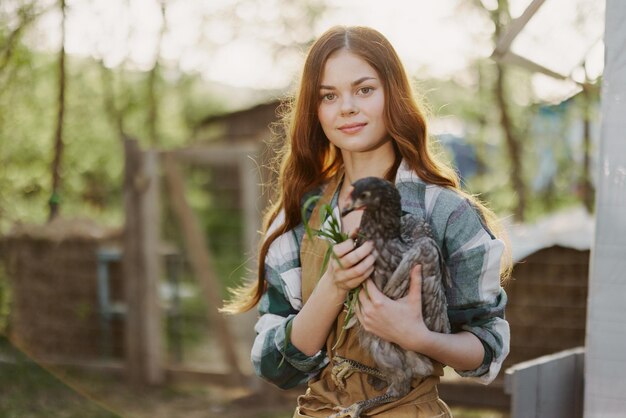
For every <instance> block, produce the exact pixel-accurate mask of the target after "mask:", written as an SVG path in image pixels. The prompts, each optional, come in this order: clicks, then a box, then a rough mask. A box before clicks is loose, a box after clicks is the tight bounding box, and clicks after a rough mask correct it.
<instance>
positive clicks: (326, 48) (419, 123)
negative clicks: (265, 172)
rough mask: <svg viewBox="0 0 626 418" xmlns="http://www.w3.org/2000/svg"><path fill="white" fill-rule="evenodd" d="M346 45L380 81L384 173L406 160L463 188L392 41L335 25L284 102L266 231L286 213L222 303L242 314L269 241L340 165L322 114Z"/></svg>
mask: <svg viewBox="0 0 626 418" xmlns="http://www.w3.org/2000/svg"><path fill="white" fill-rule="evenodd" d="M341 49H346V50H348V51H350V52H351V53H353V54H355V55H358V56H359V57H361V58H362V59H364V60H365V61H366V62H367V63H368V64H369V65H371V66H372V68H374V69H375V70H376V72H377V73H378V75H379V76H380V79H381V80H382V83H383V89H384V92H385V109H384V120H385V126H386V127H387V131H388V133H389V136H390V137H391V139H392V142H393V146H394V151H395V161H394V164H393V165H392V167H390V169H389V170H388V172H387V173H386V175H385V177H386V178H387V179H388V180H390V181H393V180H394V179H395V175H396V171H397V169H398V167H399V165H400V162H401V161H402V160H403V159H404V160H405V161H406V162H407V164H408V165H409V167H410V168H411V169H412V170H413V171H415V172H416V173H417V174H418V176H419V177H420V178H421V179H422V180H423V181H425V182H426V183H430V184H436V185H439V186H442V187H447V188H452V189H456V190H458V191H460V187H459V179H458V176H457V175H456V173H455V171H454V170H452V169H451V168H450V167H448V166H447V165H445V164H443V163H441V162H439V161H438V160H437V159H436V158H435V157H434V155H433V154H432V153H431V151H430V145H429V139H428V138H429V137H428V133H427V127H426V118H425V115H424V112H423V111H422V109H421V108H420V106H419V105H418V102H417V100H416V99H415V97H414V94H413V90H412V88H411V84H410V82H409V78H408V77H407V74H406V71H405V70H404V67H403V65H402V63H401V61H400V58H399V57H398V55H397V53H396V51H395V49H394V48H393V46H392V45H391V44H390V43H389V41H388V40H387V39H386V38H385V37H384V36H383V35H382V34H381V33H380V32H378V31H376V30H374V29H372V28H368V27H361V26H354V27H344V26H335V27H333V28H331V29H329V30H328V31H326V32H325V33H324V34H322V35H321V36H320V37H319V38H318V39H317V41H316V42H315V43H314V44H313V45H312V46H311V48H310V49H309V52H308V54H307V57H306V60H305V63H304V69H303V71H302V78H301V80H300V86H299V89H298V91H297V93H296V95H295V98H294V99H293V100H292V101H291V102H289V103H286V104H285V105H286V111H285V112H284V115H283V118H282V123H283V128H284V130H283V132H284V133H285V136H286V139H285V141H284V143H283V145H282V149H281V150H280V152H279V155H278V158H277V161H279V164H280V168H279V175H278V190H277V191H278V196H277V200H276V202H275V203H274V204H273V205H272V206H271V207H270V208H269V209H268V211H267V213H266V215H265V219H264V223H263V225H264V231H267V229H268V228H269V225H270V224H271V223H272V222H273V221H274V220H275V219H276V216H277V215H278V213H279V212H280V211H281V210H284V212H285V221H284V223H283V224H282V225H281V226H280V227H279V228H277V229H275V230H274V231H273V232H272V233H271V234H270V235H269V236H267V237H265V239H264V241H263V242H262V243H261V247H260V250H259V259H258V260H259V263H258V265H259V267H258V272H257V279H256V281H254V282H250V283H249V284H248V285H246V286H243V287H241V288H238V289H234V290H233V296H234V297H233V298H232V300H231V301H230V302H228V303H227V304H226V305H225V306H224V308H222V311H224V312H229V313H237V312H245V311H248V310H250V309H252V308H253V307H254V306H255V305H256V304H257V303H258V302H259V300H260V298H261V296H262V295H263V292H264V291H265V288H266V281H265V257H266V255H267V252H268V250H269V247H270V245H271V244H272V242H273V241H274V240H275V239H276V238H277V237H279V236H280V235H282V234H284V233H285V232H287V231H289V230H290V229H293V228H295V227H296V226H297V225H298V224H300V223H301V222H302V219H301V211H300V209H301V207H300V205H301V202H302V198H303V196H304V195H305V193H307V192H308V191H311V190H313V189H314V188H317V187H319V186H321V185H322V184H323V183H325V182H327V181H328V180H329V179H330V178H331V177H332V176H333V175H334V174H335V173H337V171H338V170H340V169H341V167H342V164H343V161H342V158H341V152H340V151H339V150H338V149H337V148H336V147H335V146H334V145H332V144H331V143H330V141H329V140H328V139H327V138H326V135H325V134H324V132H323V130H322V127H321V125H320V122H319V120H318V117H317V111H318V106H319V104H320V97H319V89H320V84H321V78H322V74H323V70H324V66H325V64H326V61H327V60H328V58H329V57H330V56H331V55H332V54H333V53H335V52H336V51H338V50H341ZM461 193H462V192H461ZM468 197H469V198H470V199H471V200H472V201H473V203H474V204H475V205H476V206H477V207H478V208H479V209H480V210H481V212H482V214H483V217H484V218H485V219H486V221H487V223H488V224H492V223H494V221H495V217H494V216H493V214H492V213H491V212H490V211H489V210H488V209H486V208H485V207H484V206H482V205H481V204H480V202H478V201H477V200H476V199H474V198H472V197H470V196H468Z"/></svg>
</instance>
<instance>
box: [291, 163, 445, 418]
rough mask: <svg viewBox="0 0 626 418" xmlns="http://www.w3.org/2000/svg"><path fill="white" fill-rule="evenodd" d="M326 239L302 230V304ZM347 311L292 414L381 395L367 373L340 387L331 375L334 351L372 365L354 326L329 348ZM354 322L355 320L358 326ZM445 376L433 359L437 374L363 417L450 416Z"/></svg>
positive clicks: (331, 189)
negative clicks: (443, 392) (442, 383)
mask: <svg viewBox="0 0 626 418" xmlns="http://www.w3.org/2000/svg"><path fill="white" fill-rule="evenodd" d="M341 177H342V175H341V174H338V175H336V176H335V177H334V178H333V180H331V182H330V183H329V184H328V186H327V187H326V189H325V191H324V194H323V196H322V198H321V199H320V200H319V201H318V202H317V205H316V206H315V208H314V210H313V214H312V215H311V218H310V225H311V227H312V228H314V229H318V228H319V217H320V216H319V210H320V207H321V206H322V205H323V204H325V203H328V204H330V202H331V200H332V198H333V196H334V194H335V192H336V190H337V187H338V185H339V183H340V179H341ZM326 248H327V242H326V241H324V240H322V239H319V238H314V239H313V240H312V241H311V240H309V239H308V238H307V237H306V235H305V237H304V239H303V241H302V245H301V247H300V260H301V266H302V301H303V303H306V301H307V300H308V298H309V296H311V293H312V292H313V289H314V288H315V286H316V284H317V282H318V280H319V278H320V270H321V268H322V264H323V258H324V253H325V252H326ZM345 315H346V312H345V310H344V311H342V312H341V314H340V315H339V316H338V317H337V321H336V323H335V327H334V329H332V330H331V332H330V334H329V336H328V339H327V340H326V350H327V353H328V355H329V357H330V358H331V361H330V363H329V364H328V365H327V366H326V367H325V368H324V369H323V370H322V372H321V373H320V375H319V376H318V377H316V378H314V379H312V380H311V381H309V387H308V389H307V391H306V393H305V394H304V395H301V396H299V397H298V407H297V408H296V411H295V413H294V418H296V417H324V418H326V417H328V416H329V415H332V414H334V413H336V412H337V409H335V407H336V406H338V405H340V406H342V407H346V406H349V405H352V404H353V403H355V402H358V401H362V400H365V399H371V398H373V397H376V396H380V395H383V394H384V393H385V391H386V388H383V389H382V390H380V391H378V390H376V389H374V388H373V387H372V386H371V385H370V384H369V383H368V376H367V374H365V373H359V372H354V373H352V375H350V376H349V377H348V378H346V380H345V386H346V387H345V389H344V390H340V389H339V388H337V387H336V385H335V384H334V382H333V380H332V377H331V375H332V369H333V361H332V358H333V357H334V356H341V357H343V358H348V359H352V360H355V361H358V362H359V363H361V364H364V365H366V366H370V367H374V368H375V367H376V364H375V363H374V362H373V360H372V358H371V357H370V355H369V354H368V353H367V352H365V350H363V349H362V348H361V347H360V345H359V339H358V336H357V333H356V326H354V327H352V328H350V329H348V330H346V331H345V332H344V335H343V337H342V341H341V342H340V344H338V346H337V347H335V349H334V350H332V347H333V346H334V345H335V343H336V342H337V336H339V335H340V334H341V329H342V327H343V322H344V318H345ZM357 326H358V325H357ZM442 375H443V367H442V366H441V364H438V363H437V364H435V375H434V376H429V377H426V378H423V379H417V378H416V379H414V380H413V382H412V390H411V392H409V393H408V394H407V395H406V396H404V397H403V398H401V399H398V400H396V401H394V402H390V403H387V404H384V405H379V406H377V407H376V408H373V409H371V410H369V411H366V412H365V413H363V415H362V416H363V417H370V416H375V417H380V418H383V417H385V418H392V417H393V418H425V417H429V418H430V417H452V414H451V413H450V410H449V409H448V406H447V405H446V404H445V403H444V402H443V401H442V400H441V399H439V394H438V393H437V384H438V383H439V376H442Z"/></svg>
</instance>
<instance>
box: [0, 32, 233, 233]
mask: <svg viewBox="0 0 626 418" xmlns="http://www.w3.org/2000/svg"><path fill="white" fill-rule="evenodd" d="M56 60H57V58H56V55H55V54H48V53H40V52H35V51H33V50H30V49H28V48H26V47H25V46H23V45H22V44H20V43H17V44H16V48H15V50H14V51H13V54H12V55H11V60H10V62H9V64H8V65H7V67H5V68H4V70H3V71H2V72H0V80H1V81H2V82H3V87H2V89H0V233H2V232H6V231H7V230H8V228H9V227H10V225H11V224H12V223H13V222H15V221H17V220H20V221H23V222H29V223H42V222H44V221H45V220H46V219H47V215H48V204H47V202H48V199H49V198H50V188H51V174H50V167H51V164H52V158H53V155H52V152H53V135H54V127H55V121H56V117H57V112H58V100H57V95H58V91H57V89H58V87H57V84H58V81H57V78H58V69H57V62H56ZM105 71H109V74H110V76H111V79H112V82H111V85H106V83H104V81H103V73H102V72H103V69H102V67H101V64H100V63H99V62H97V61H95V60H93V59H90V58H81V57H76V56H68V57H67V75H66V87H67V90H66V108H65V123H64V143H65V148H64V153H63V159H62V178H63V183H62V190H61V193H60V200H61V213H62V215H64V216H70V217H71V216H82V217H91V218H94V219H96V220H99V221H101V222H103V223H105V224H110V225H119V224H121V223H122V190H121V188H122V179H123V168H124V154H123V147H122V142H121V139H120V136H119V133H118V131H117V127H116V126H115V123H114V120H113V119H112V117H111V109H108V108H107V107H106V97H105V95H106V94H111V91H109V89H111V90H112V92H113V95H114V97H113V99H114V101H113V102H114V103H115V106H116V107H117V109H116V110H117V111H118V112H120V113H121V115H122V118H123V127H124V130H125V132H126V134H127V135H128V136H130V137H133V138H138V139H139V140H140V142H142V145H143V146H144V147H147V146H148V145H149V144H148V128H147V109H148V106H147V100H148V98H147V97H146V83H147V81H146V80H147V73H145V72H131V71H128V70H123V69H114V70H109V69H106V70H105ZM168 77H169V75H168ZM200 83H201V79H200V76H199V75H185V76H181V77H177V78H176V77H170V78H168V79H165V78H164V77H160V78H159V79H157V87H158V90H157V91H158V93H159V98H158V100H159V120H158V122H159V123H158V126H157V129H158V132H159V139H160V142H159V144H158V146H159V147H160V148H172V147H178V146H182V145H184V144H186V143H188V141H189V139H190V138H191V136H192V129H193V124H194V123H195V122H197V120H199V119H200V115H201V114H203V116H206V114H207V113H208V112H210V111H212V110H217V109H220V108H221V105H219V104H215V103H218V102H217V101H216V99H215V98H212V97H211V96H210V95H208V96H203V97H202V98H200V97H198V95H196V94H191V95H190V96H186V93H189V92H191V91H195V90H196V88H197V86H198V85H199V84H200ZM180 85H182V86H183V88H179V86H180ZM198 90H199V91H203V90H202V89H198ZM203 92H204V93H206V90H204V91H203ZM211 103H213V104H211ZM203 112H206V113H203Z"/></svg>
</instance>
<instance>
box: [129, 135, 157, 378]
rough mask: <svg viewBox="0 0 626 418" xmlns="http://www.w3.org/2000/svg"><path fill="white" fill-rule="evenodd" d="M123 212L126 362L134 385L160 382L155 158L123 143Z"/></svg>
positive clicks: (134, 142)
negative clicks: (124, 220) (124, 218)
mask: <svg viewBox="0 0 626 418" xmlns="http://www.w3.org/2000/svg"><path fill="white" fill-rule="evenodd" d="M124 149H125V178H124V207H125V215H126V222H125V228H124V254H123V258H122V268H123V273H124V293H125V300H126V306H127V314H126V329H125V331H126V335H125V341H126V345H125V361H126V369H127V377H128V379H129V381H130V382H131V383H132V384H136V385H140V384H146V383H147V384H160V383H162V382H163V379H164V372H163V365H162V361H163V359H162V356H163V341H162V335H161V310H160V305H159V299H158V282H159V278H160V267H159V263H160V261H159V257H158V254H157V246H158V243H159V230H160V228H159V212H158V208H159V207H160V204H159V181H158V162H157V154H156V153H155V152H151V153H147V154H145V155H144V154H143V153H142V152H141V150H140V149H139V145H138V143H137V141H134V140H126V141H125V143H124Z"/></svg>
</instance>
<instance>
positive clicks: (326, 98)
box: [322, 93, 337, 102]
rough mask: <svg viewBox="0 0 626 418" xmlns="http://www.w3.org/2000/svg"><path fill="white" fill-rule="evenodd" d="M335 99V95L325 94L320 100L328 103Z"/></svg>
mask: <svg viewBox="0 0 626 418" xmlns="http://www.w3.org/2000/svg"><path fill="white" fill-rule="evenodd" d="M335 97H337V96H336V95H335V93H328V94H325V95H323V96H322V100H324V101H327V102H328V101H332V100H335Z"/></svg>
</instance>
